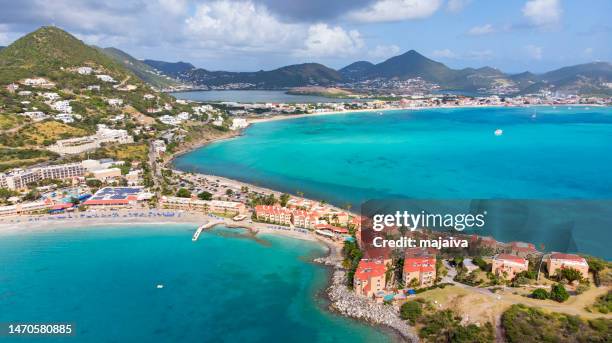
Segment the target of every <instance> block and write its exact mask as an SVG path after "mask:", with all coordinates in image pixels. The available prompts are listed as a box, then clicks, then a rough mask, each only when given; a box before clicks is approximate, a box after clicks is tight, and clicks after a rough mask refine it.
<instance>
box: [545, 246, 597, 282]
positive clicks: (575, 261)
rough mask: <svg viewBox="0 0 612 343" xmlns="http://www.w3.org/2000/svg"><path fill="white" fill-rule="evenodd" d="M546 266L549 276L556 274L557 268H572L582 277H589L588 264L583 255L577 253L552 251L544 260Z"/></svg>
mask: <svg viewBox="0 0 612 343" xmlns="http://www.w3.org/2000/svg"><path fill="white" fill-rule="evenodd" d="M546 268H547V269H548V275H549V276H554V275H557V273H558V272H559V270H562V269H565V268H573V269H576V270H577V271H579V272H580V274H582V277H583V278H584V279H588V277H589V264H588V263H587V261H586V260H585V259H584V257H582V256H578V255H573V254H562V253H558V252H553V253H552V254H550V256H549V257H548V260H547V261H546Z"/></svg>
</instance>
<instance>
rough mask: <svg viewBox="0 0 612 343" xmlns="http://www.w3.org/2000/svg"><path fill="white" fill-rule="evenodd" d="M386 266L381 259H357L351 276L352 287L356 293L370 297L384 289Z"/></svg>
mask: <svg viewBox="0 0 612 343" xmlns="http://www.w3.org/2000/svg"><path fill="white" fill-rule="evenodd" d="M386 271H387V267H386V266H385V264H384V262H383V261H382V260H367V259H362V260H361V261H359V265H358V266H357V270H356V271H355V276H354V278H353V289H354V290H355V293H356V294H357V295H361V296H365V297H368V298H371V297H373V296H374V294H376V293H377V292H380V291H382V290H384V289H385V283H386V282H387V280H386V277H385V272H386Z"/></svg>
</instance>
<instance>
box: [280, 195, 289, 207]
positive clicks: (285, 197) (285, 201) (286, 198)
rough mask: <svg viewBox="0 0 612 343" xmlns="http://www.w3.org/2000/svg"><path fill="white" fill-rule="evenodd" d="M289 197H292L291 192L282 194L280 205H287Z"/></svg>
mask: <svg viewBox="0 0 612 343" xmlns="http://www.w3.org/2000/svg"><path fill="white" fill-rule="evenodd" d="M289 198H290V196H289V194H287V193H283V194H281V196H280V199H279V200H280V205H281V206H283V207H285V206H287V202H288V201H289Z"/></svg>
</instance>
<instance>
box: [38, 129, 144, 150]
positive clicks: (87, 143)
mask: <svg viewBox="0 0 612 343" xmlns="http://www.w3.org/2000/svg"><path fill="white" fill-rule="evenodd" d="M133 142H134V138H133V137H132V136H130V135H129V134H128V132H127V131H126V130H115V129H109V128H107V127H106V125H104V124H98V130H97V131H96V134H94V135H91V136H85V137H77V138H69V139H63V140H59V141H57V142H56V143H55V144H53V145H50V146H49V147H48V149H49V150H51V151H53V152H56V153H58V154H60V155H67V154H80V153H83V152H86V151H89V150H95V149H98V148H100V147H101V146H102V144H103V143H115V144H129V143H133Z"/></svg>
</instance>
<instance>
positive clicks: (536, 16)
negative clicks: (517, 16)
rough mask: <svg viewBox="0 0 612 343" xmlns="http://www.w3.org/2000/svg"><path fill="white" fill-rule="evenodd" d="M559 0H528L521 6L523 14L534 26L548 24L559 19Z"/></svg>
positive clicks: (560, 10) (560, 12)
mask: <svg viewBox="0 0 612 343" xmlns="http://www.w3.org/2000/svg"><path fill="white" fill-rule="evenodd" d="M562 13H563V9H561V3H560V1H559V0H529V1H527V3H525V6H523V15H524V16H525V17H526V18H527V19H528V20H529V21H530V22H531V23H532V24H533V25H536V26H550V25H554V24H557V23H558V22H559V21H560V20H561V14H562Z"/></svg>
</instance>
